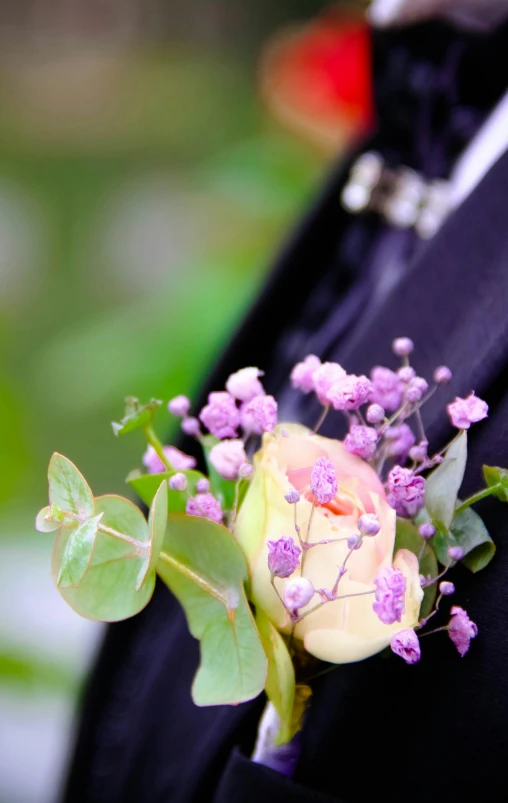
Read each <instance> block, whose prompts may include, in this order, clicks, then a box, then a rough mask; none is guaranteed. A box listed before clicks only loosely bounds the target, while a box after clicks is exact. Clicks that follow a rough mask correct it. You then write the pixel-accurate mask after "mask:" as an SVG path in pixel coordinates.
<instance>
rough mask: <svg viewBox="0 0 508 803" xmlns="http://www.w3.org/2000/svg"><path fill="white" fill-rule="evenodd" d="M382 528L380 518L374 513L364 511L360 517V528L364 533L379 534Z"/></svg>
mask: <svg viewBox="0 0 508 803" xmlns="http://www.w3.org/2000/svg"><path fill="white" fill-rule="evenodd" d="M380 529H381V525H380V523H379V519H378V517H377V516H376V515H375V514H374V513H364V514H363V515H362V516H360V518H359V519H358V530H359V531H360V532H361V534H362V535H369V536H370V535H377V534H378V532H379V531H380Z"/></svg>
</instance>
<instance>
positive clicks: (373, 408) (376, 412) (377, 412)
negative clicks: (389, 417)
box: [366, 404, 385, 424]
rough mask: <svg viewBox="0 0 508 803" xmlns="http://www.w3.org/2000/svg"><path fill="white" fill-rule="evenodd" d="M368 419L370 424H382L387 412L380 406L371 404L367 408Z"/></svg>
mask: <svg viewBox="0 0 508 803" xmlns="http://www.w3.org/2000/svg"><path fill="white" fill-rule="evenodd" d="M366 417H367V421H368V422H369V424H381V422H382V421H384V419H385V411H384V410H383V408H382V407H381V405H380V404H371V405H369V407H367V413H366Z"/></svg>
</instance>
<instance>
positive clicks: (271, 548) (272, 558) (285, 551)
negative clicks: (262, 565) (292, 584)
mask: <svg viewBox="0 0 508 803" xmlns="http://www.w3.org/2000/svg"><path fill="white" fill-rule="evenodd" d="M267 546H268V568H269V570H270V572H271V574H273V575H274V576H275V577H290V576H291V575H292V574H293V572H294V571H295V570H296V569H297V568H298V566H299V565H300V553H301V549H300V548H299V547H297V546H296V544H295V542H294V541H293V539H292V538H289V537H287V536H283V537H282V538H279V540H278V541H268V544H267Z"/></svg>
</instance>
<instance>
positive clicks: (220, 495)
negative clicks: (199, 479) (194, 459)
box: [201, 435, 236, 511]
mask: <svg viewBox="0 0 508 803" xmlns="http://www.w3.org/2000/svg"><path fill="white" fill-rule="evenodd" d="M217 443H220V441H219V439H218V438H216V437H215V436H214V435H205V436H204V437H203V438H201V445H202V447H203V452H204V455H205V460H206V467H207V469H208V478H209V480H210V490H211V492H212V493H213V495H214V496H215V497H217V499H218V500H219V502H220V503H221V507H222V509H223V510H226V511H231V510H232V509H233V505H234V503H235V493H236V482H233V481H232V480H225V479H224V477H221V475H220V474H219V472H218V471H217V469H216V468H214V466H213V465H212V464H211V462H210V452H211V450H212V449H213V447H214V446H215V445H216V444H217Z"/></svg>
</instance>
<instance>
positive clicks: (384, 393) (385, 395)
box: [370, 365, 404, 410]
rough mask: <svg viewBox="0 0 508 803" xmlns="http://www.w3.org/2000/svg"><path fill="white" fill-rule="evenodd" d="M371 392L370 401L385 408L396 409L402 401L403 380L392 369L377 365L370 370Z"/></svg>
mask: <svg viewBox="0 0 508 803" xmlns="http://www.w3.org/2000/svg"><path fill="white" fill-rule="evenodd" d="M370 379H371V382H372V388H373V389H372V393H371V395H370V401H372V402H375V403H376V404H380V405H381V407H384V409H385V410H396V409H397V408H398V407H400V404H401V402H402V394H403V392H404V382H403V381H402V380H401V379H400V377H399V376H397V374H396V373H395V372H394V371H391V370H390V369H389V368H384V367H383V366H382V365H377V366H376V367H375V368H373V369H372V371H371V372H370Z"/></svg>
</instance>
